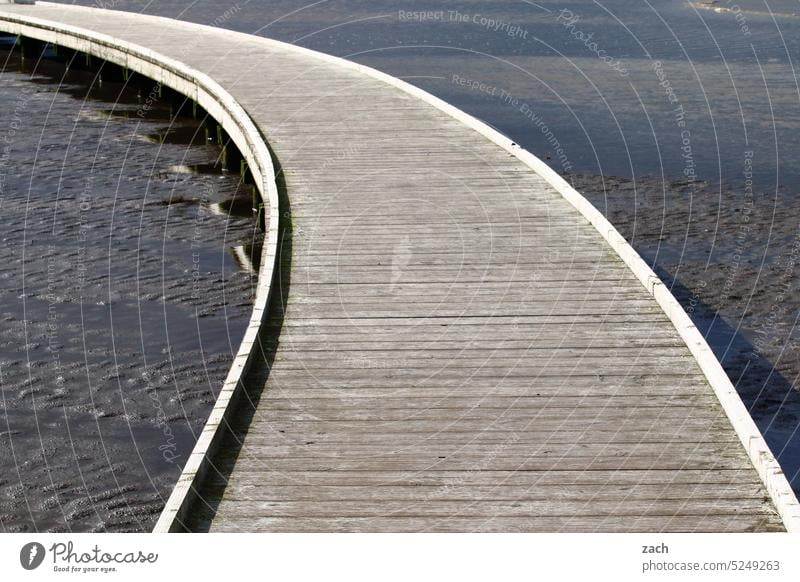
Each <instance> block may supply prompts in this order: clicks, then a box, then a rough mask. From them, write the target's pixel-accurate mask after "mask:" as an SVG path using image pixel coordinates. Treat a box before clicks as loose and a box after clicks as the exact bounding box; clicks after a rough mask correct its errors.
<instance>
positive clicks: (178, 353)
mask: <svg viewBox="0 0 800 582" xmlns="http://www.w3.org/2000/svg"><path fill="white" fill-rule="evenodd" d="M0 62H2V63H5V66H4V70H3V72H0V140H2V141H3V143H4V146H5V147H7V149H4V150H3V158H2V163H1V164H0V175H1V176H2V183H0V184H1V190H2V194H1V195H0V208H2V215H3V219H2V245H0V280H1V281H2V285H0V294H2V303H0V306H1V307H0V318H2V340H0V391H1V393H2V411H3V413H2V415H1V416H0V467H2V473H0V531H34V530H39V531H42V530H50V531H67V530H72V531H86V530H114V531H142V530H149V529H150V528H151V527H152V525H153V523H154V520H155V518H156V517H157V514H158V512H159V511H160V509H161V507H162V505H163V499H165V498H166V496H167V495H168V494H169V492H170V490H171V488H172V486H173V484H174V481H175V479H176V478H177V475H178V474H179V472H180V468H181V466H182V465H183V463H184V462H185V459H186V457H187V455H188V453H189V452H190V451H191V447H192V446H193V444H194V441H195V439H196V435H197V434H198V432H199V430H200V429H201V428H202V426H203V424H204V422H205V419H206V417H207V416H208V412H209V410H210V407H211V406H212V405H213V402H214V399H215V395H216V393H217V392H218V391H219V389H220V387H221V385H222V382H223V380H224V378H225V375H226V373H227V370H228V367H229V365H230V362H231V360H232V354H233V353H235V351H236V349H237V348H238V343H239V341H240V338H241V336H242V333H243V331H244V327H245V325H246V322H247V319H248V316H249V311H250V306H251V286H252V284H253V280H252V277H251V275H250V274H249V273H247V272H246V271H244V270H242V269H240V268H239V267H238V266H237V264H236V263H235V260H234V258H235V254H234V252H233V251H234V247H236V246H237V245H242V244H247V243H249V242H250V241H251V240H252V238H253V237H254V236H256V237H257V236H258V235H257V234H256V233H254V230H253V224H254V222H253V220H252V219H251V218H250V217H228V216H227V215H226V214H225V213H220V212H218V211H217V212H215V211H214V209H213V208H212V207H211V205H212V204H213V203H219V202H225V201H226V200H228V199H230V198H232V197H234V196H236V195H237V192H238V193H239V194H240V195H248V196H249V187H248V186H241V188H240V184H239V177H238V174H236V175H229V174H223V173H221V172H220V171H214V172H211V173H205V174H202V175H201V174H195V173H192V172H191V171H190V168H188V166H190V165H193V164H204V165H206V167H208V166H209V165H213V163H214V162H215V161H216V159H217V157H218V155H219V151H220V150H219V148H217V147H214V146H209V145H205V135H204V131H203V130H202V128H201V126H200V124H199V123H198V122H196V121H194V120H191V119H185V118H179V119H176V120H174V121H172V120H171V116H170V108H169V103H167V101H166V100H165V99H161V100H159V101H158V102H157V103H156V104H155V105H154V107H153V108H151V109H148V110H147V111H145V107H144V105H143V103H144V99H146V98H147V96H148V90H147V87H146V86H145V87H144V88H143V89H139V90H135V89H132V88H128V89H127V90H124V91H122V85H121V84H117V83H110V82H108V81H107V80H104V81H103V82H102V84H101V85H97V84H93V83H94V81H95V79H94V76H93V75H92V74H90V73H77V72H76V73H73V74H70V75H68V76H66V77H64V78H62V74H63V68H62V67H61V65H55V64H48V63H43V64H41V65H40V66H39V67H38V69H37V71H36V73H34V72H33V67H34V66H35V62H34V61H32V60H30V59H28V60H26V61H25V63H24V66H23V67H20V61H19V57H18V54H9V53H7V52H0ZM167 128H169V133H171V134H172V135H173V136H177V135H180V136H181V139H178V138H177V137H176V138H175V139H168V140H163V139H162V137H163V135H164V133H165V132H168V129H167ZM195 134H198V135H200V136H201V139H200V141H199V143H201V144H202V145H199V146H198V145H194V146H188V145H186V144H187V142H188V141H193V142H195V143H197V142H198V140H197V139H186V138H187V137H192V136H194V135H195ZM245 190H247V192H245Z"/></svg>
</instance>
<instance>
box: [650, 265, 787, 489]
mask: <svg viewBox="0 0 800 582" xmlns="http://www.w3.org/2000/svg"><path fill="white" fill-rule="evenodd" d="M654 270H655V272H656V274H657V275H658V276H659V277H660V278H661V280H662V281H664V283H665V284H666V285H667V286H668V287H669V288H670V289H671V291H672V293H673V295H675V298H676V299H677V300H678V302H679V303H680V304H681V306H683V308H684V309H685V310H686V311H687V313H688V314H689V316H690V317H691V318H692V321H693V323H694V324H695V326H697V328H698V329H699V330H700V333H702V334H703V336H704V337H705V338H706V341H707V342H708V344H709V346H710V347H711V349H712V351H713V352H714V355H715V356H716V357H717V359H718V360H719V361H720V362H721V363H722V367H723V368H724V369H725V371H726V372H727V374H728V377H729V378H730V379H731V382H732V383H733V384H734V386H735V387H736V391H737V392H738V393H739V396H740V397H741V399H742V401H743V402H744V404H745V406H746V407H747V410H748V411H749V412H750V415H751V416H752V417H753V420H754V421H755V423H756V425H757V426H758V428H759V430H760V431H761V434H762V435H764V438H765V440H766V441H767V444H768V445H769V447H770V449H771V450H772V453H773V454H774V455H775V457H776V458H777V459H778V462H779V463H780V465H781V467H782V468H783V471H784V473H785V474H786V478H787V479H788V480H789V482H790V483H791V485H792V488H793V489H794V491H795V493H796V494H799V493H800V443H798V441H799V440H800V438H798V434H797V427H798V415H797V414H796V412H794V411H797V410H800V393H798V391H797V390H795V389H794V387H793V386H792V383H791V382H790V381H789V380H788V379H787V378H786V377H785V376H784V375H783V374H781V373H780V372H779V371H778V370H777V369H776V367H775V365H774V364H773V363H772V362H770V361H769V360H768V359H767V358H765V357H764V356H762V355H761V354H760V353H759V350H758V349H757V348H756V347H755V346H754V345H753V344H752V343H751V342H750V341H749V340H748V339H747V338H746V337H745V336H744V334H742V333H741V332H740V331H738V330H736V329H734V328H733V327H731V326H730V325H729V324H728V323H727V322H726V321H725V320H724V319H723V318H722V317H720V315H719V314H718V313H717V312H716V310H715V309H714V308H713V307H711V306H710V305H708V304H707V303H705V302H703V301H702V299H700V297H699V294H698V293H695V292H693V291H692V290H691V289H689V288H687V287H686V286H685V285H684V284H682V283H681V282H680V281H679V280H677V279H675V278H673V277H672V276H671V275H670V274H669V273H667V272H666V271H665V270H664V269H662V268H659V267H654Z"/></svg>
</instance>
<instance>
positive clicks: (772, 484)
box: [30, 2, 800, 532]
mask: <svg viewBox="0 0 800 582" xmlns="http://www.w3.org/2000/svg"><path fill="white" fill-rule="evenodd" d="M40 4H52V3H48V2H40ZM58 6H59V7H60V8H66V6H65V5H61V4H59V5H58ZM69 8H71V9H74V10H96V9H94V8H86V7H77V6H70V7H69ZM109 12H113V11H109ZM121 14H124V13H121ZM145 18H153V19H157V20H159V21H165V22H169V23H170V24H171V25H173V26H181V27H187V28H196V27H201V28H205V29H210V30H213V31H216V32H219V29H216V28H213V27H209V26H205V25H199V24H192V23H187V22H182V21H176V20H172V19H169V18H165V17H160V16H145ZM30 20H33V19H30ZM87 32H88V31H87ZM89 34H90V35H91V34H92V33H89ZM225 34H231V35H238V36H242V37H247V38H249V39H250V40H252V41H256V42H261V43H264V44H266V45H267V46H270V47H273V48H279V49H283V50H290V51H293V52H295V53H296V54H301V55H305V56H307V57H309V58H314V59H317V60H319V61H323V62H327V63H330V64H334V65H337V66H340V67H343V68H346V69H349V70H353V71H358V72H360V73H362V74H365V75H368V76H370V77H372V78H375V79H377V80H380V81H382V82H384V83H386V84H388V85H390V86H393V87H395V88H397V89H400V90H402V91H404V92H405V93H407V94H409V95H411V96H414V97H416V98H418V99H420V100H422V101H423V102H425V103H427V104H429V105H431V106H433V107H435V108H436V109H438V110H440V111H442V112H443V113H446V114H447V115H449V116H451V117H453V118H454V119H456V120H458V121H460V122H462V123H464V124H465V125H467V126H468V127H470V128H471V129H473V130H474V131H476V132H478V133H479V134H480V135H482V136H484V137H486V138H487V139H489V140H490V141H492V142H493V143H495V144H497V145H498V146H500V147H501V148H503V149H504V150H506V151H507V152H509V153H511V154H513V155H514V156H515V157H517V158H518V159H519V160H520V161H522V162H523V163H525V164H526V165H527V166H528V167H529V168H531V169H532V170H533V171H534V172H535V173H536V174H538V175H539V176H540V177H542V178H543V179H544V180H545V181H546V182H547V183H548V184H550V185H551V186H552V187H553V188H554V189H555V190H556V191H557V192H558V193H559V194H561V196H563V197H564V198H565V199H566V200H567V201H568V202H569V203H570V204H572V206H573V207H574V208H575V209H576V210H577V211H578V212H580V214H581V215H582V216H583V217H584V218H585V219H586V220H587V221H588V222H589V223H590V224H592V225H593V226H594V227H595V229H596V230H597V231H598V232H599V233H600V235H601V236H602V237H603V238H604V239H605V240H606V242H608V244H609V245H610V246H611V247H612V248H613V249H614V251H615V252H616V253H617V255H618V256H619V257H620V258H621V259H622V261H623V262H624V263H625V264H626V265H627V266H628V268H629V269H630V270H631V272H632V273H633V274H634V275H635V276H636V277H637V279H639V281H640V282H641V283H642V285H643V286H644V287H645V288H646V289H647V291H648V292H649V293H650V294H651V295H652V296H653V297H654V299H655V300H656V302H657V303H658V305H659V306H660V307H661V308H662V310H663V311H664V313H665V314H666V315H667V317H669V319H670V321H671V322H672V324H673V325H674V326H675V329H676V330H677V331H678V333H679V334H680V336H681V338H682V339H683V340H684V342H685V343H686V345H687V346H688V348H689V350H690V352H691V353H692V355H693V356H694V358H695V359H696V361H697V362H698V365H699V366H700V369H701V370H702V371H703V374H704V375H705V377H706V379H707V380H708V382H709V384H710V385H711V387H712V389H713V390H714V393H715V394H716V396H717V398H718V399H719V401H720V404H721V405H722V407H723V410H724V411H725V413H726V415H727V416H728V419H729V420H730V422H731V424H732V425H733V428H734V430H735V431H736V434H737V435H738V437H739V439H740V441H741V443H742V445H743V446H744V448H745V450H746V451H747V454H748V456H749V458H750V460H751V462H752V463H753V465H754V467H755V469H756V471H757V472H758V475H759V477H760V478H761V480H762V482H763V483H764V485H765V487H766V489H767V491H768V492H769V495H770V497H771V499H772V501H773V503H774V504H775V506H776V509H777V511H778V512H779V514H780V516H781V519H782V520H783V523H784V525H785V526H786V529H787V531H790V532H800V503H798V500H797V497H796V496H795V495H794V492H793V491H792V488H791V486H790V485H789V482H788V480H787V479H786V476H785V475H784V473H783V470H782V469H781V468H780V465H779V464H778V462H777V460H776V459H775V457H774V455H773V454H772V451H771V450H770V449H769V447H768V446H767V444H766V441H765V440H764V438H763V436H762V435H761V432H760V431H759V430H758V427H757V426H756V424H755V422H754V421H753V419H752V417H751V416H750V414H749V413H748V412H747V409H746V407H745V406H744V403H743V402H742V400H741V398H740V397H739V395H738V393H737V392H736V389H735V388H734V387H733V385H732V384H731V381H730V379H729V378H728V376H727V374H726V373H725V371H724V369H723V368H722V366H721V365H720V363H719V361H718V360H717V358H716V356H714V353H713V352H712V351H711V348H710V347H709V346H708V343H707V342H706V340H705V338H704V337H703V335H702V334H701V333H700V331H699V330H698V329H697V328H696V327H695V326H694V324H693V323H692V321H691V319H690V318H689V316H688V315H687V314H686V312H685V311H684V309H683V308H682V307H681V305H680V303H678V301H677V299H675V297H674V295H672V293H671V292H670V290H669V289H668V288H667V287H666V285H664V284H663V282H662V281H661V280H660V278H659V277H658V275H656V274H655V272H654V271H653V270H652V269H651V268H650V266H649V265H648V264H647V263H646V262H645V261H644V260H643V259H642V258H641V257H640V256H639V254H638V253H637V252H636V251H635V249H633V247H631V246H630V245H629V244H628V242H627V241H626V240H625V238H624V237H622V235H620V234H619V232H618V231H617V229H616V228H615V227H614V226H613V225H612V224H611V223H610V222H609V221H608V220H607V219H606V218H605V217H604V216H603V215H602V214H601V213H600V212H599V211H598V210H597V209H596V208H595V207H594V206H593V205H592V204H591V203H590V202H589V201H588V200H587V199H586V198H584V197H583V196H582V195H581V194H580V193H579V192H577V191H576V190H575V189H574V188H572V186H571V185H570V184H569V183H568V182H567V181H566V180H564V179H563V178H562V177H561V176H559V175H558V174H557V173H556V172H555V171H554V170H553V169H552V168H550V167H549V166H548V165H547V164H545V163H544V162H542V161H541V160H540V159H539V158H537V157H536V156H534V155H533V154H531V153H530V152H528V151H526V150H524V149H523V148H521V147H520V146H519V145H517V144H516V143H514V142H512V141H511V140H509V139H508V138H507V137H506V136H504V135H503V134H501V133H500V132H498V131H496V130H494V129H492V128H491V127H489V126H488V125H486V124H485V123H483V122H482V121H479V120H478V119H476V118H474V117H472V116H471V115H469V114H467V113H465V112H463V111H461V110H459V109H457V108H455V107H453V106H452V105H450V104H448V103H446V102H444V101H442V100H441V99H439V98H438V97H435V96H433V95H431V94H430V93H428V92H426V91H424V90H422V89H420V88H418V87H415V86H413V85H410V84H409V83H407V82H405V81H402V80H401V79H398V78H396V77H392V76H390V75H387V74H385V73H382V72H380V71H378V70H376V69H373V68H371V67H367V66H365V65H360V64H358V63H355V62H352V61H348V60H345V59H342V58H339V57H335V56H332V55H327V54H324V53H320V52H317V51H313V50H310V49H306V48H303V47H298V46H295V45H291V44H288V43H284V42H281V41H276V40H273V39H268V38H264V37H256V36H253V35H248V34H244V33H239V32H235V31H227V30H226V31H225ZM120 44H125V43H120ZM187 68H188V67H187ZM237 145H238V144H237ZM240 149H241V148H240ZM243 151H244V150H243ZM273 187H274V184H273ZM276 192H277V191H276ZM276 198H277V193H276ZM272 208H277V205H275V206H272ZM275 233H276V236H277V224H276V230H275ZM265 249H266V246H265ZM262 270H263V262H262ZM261 279H262V274H260V275H259V282H261ZM180 483H181V481H180V480H179V484H180ZM176 489H177V488H176ZM174 495H175V493H173V496H174ZM170 500H172V497H170ZM173 510H174V508H173V507H171V506H170V504H168V506H167V508H165V510H164V511H165V514H166V515H162V519H160V520H159V526H160V525H161V524H162V521H163V522H165V523H166V522H167V521H169V515H168V513H167V512H172V511H173ZM159 526H157V528H156V530H155V531H165V529H164V528H163V526H162V527H161V528H159Z"/></svg>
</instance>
